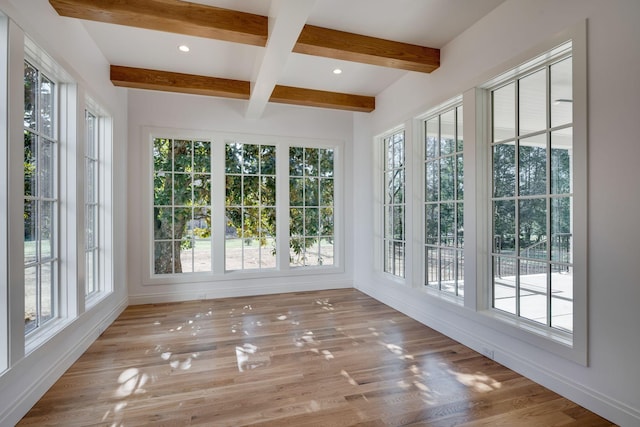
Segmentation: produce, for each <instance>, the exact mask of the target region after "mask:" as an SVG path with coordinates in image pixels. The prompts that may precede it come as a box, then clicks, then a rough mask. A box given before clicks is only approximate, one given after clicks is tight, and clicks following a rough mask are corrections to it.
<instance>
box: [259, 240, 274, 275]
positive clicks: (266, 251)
mask: <svg viewBox="0 0 640 427" xmlns="http://www.w3.org/2000/svg"><path fill="white" fill-rule="evenodd" d="M261 244H262V247H261V248H260V268H276V265H277V263H276V262H277V260H276V241H275V239H272V238H267V239H264V240H263V241H262V242H261Z"/></svg>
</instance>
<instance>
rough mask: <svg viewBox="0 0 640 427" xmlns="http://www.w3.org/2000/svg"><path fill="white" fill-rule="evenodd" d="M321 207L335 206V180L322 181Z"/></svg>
mask: <svg viewBox="0 0 640 427" xmlns="http://www.w3.org/2000/svg"><path fill="white" fill-rule="evenodd" d="M320 206H333V179H323V178H321V179H320Z"/></svg>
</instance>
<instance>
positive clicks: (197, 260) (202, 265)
mask: <svg viewBox="0 0 640 427" xmlns="http://www.w3.org/2000/svg"><path fill="white" fill-rule="evenodd" d="M193 271H194V272H196V273H198V272H202V271H211V239H196V240H195V241H194V246H193Z"/></svg>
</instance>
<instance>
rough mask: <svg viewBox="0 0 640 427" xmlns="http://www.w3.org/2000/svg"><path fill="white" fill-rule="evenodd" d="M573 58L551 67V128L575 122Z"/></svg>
mask: <svg viewBox="0 0 640 427" xmlns="http://www.w3.org/2000/svg"><path fill="white" fill-rule="evenodd" d="M571 68H572V64H571V58H567V59H564V60H562V61H560V62H558V63H556V64H553V65H552V66H551V71H550V72H551V126H552V127H555V126H560V125H564V124H567V123H571V122H572V121H573V83H572V80H573V76H572V70H571Z"/></svg>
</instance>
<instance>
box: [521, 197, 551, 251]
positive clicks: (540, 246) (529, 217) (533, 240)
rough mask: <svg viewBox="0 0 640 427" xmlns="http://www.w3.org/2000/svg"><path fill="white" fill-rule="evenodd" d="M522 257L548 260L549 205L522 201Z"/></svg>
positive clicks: (534, 201)
mask: <svg viewBox="0 0 640 427" xmlns="http://www.w3.org/2000/svg"><path fill="white" fill-rule="evenodd" d="M519 203H520V205H519V206H520V231H519V234H520V256H523V257H527V258H537V259H547V203H546V200H545V199H527V200H520V202H519Z"/></svg>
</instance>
